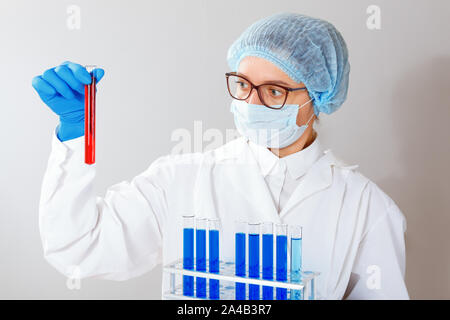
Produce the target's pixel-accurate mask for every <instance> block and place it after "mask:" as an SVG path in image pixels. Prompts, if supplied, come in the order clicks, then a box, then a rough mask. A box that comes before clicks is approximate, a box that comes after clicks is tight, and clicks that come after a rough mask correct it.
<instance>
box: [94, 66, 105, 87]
mask: <svg viewBox="0 0 450 320" xmlns="http://www.w3.org/2000/svg"><path fill="white" fill-rule="evenodd" d="M92 74H93V75H94V77H95V81H96V83H99V82H100V80H101V79H102V78H103V76H104V74H105V70H103V69H102V68H96V69H94V70H92Z"/></svg>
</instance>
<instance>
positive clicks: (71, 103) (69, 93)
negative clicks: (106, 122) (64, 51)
mask: <svg viewBox="0 0 450 320" xmlns="http://www.w3.org/2000/svg"><path fill="white" fill-rule="evenodd" d="M92 74H93V75H94V76H95V79H96V83H98V82H99V81H100V79H101V78H103V75H104V74H105V71H104V70H103V69H101V68H97V69H94V70H93V71H92ZM91 81H92V79H91V75H90V74H89V72H88V71H87V70H86V68H85V67H83V66H82V65H80V64H78V63H73V62H70V61H66V62H63V63H62V64H61V65H59V66H57V67H55V68H51V69H48V70H46V71H45V72H44V73H43V74H42V75H41V76H36V77H34V78H33V81H32V85H33V88H34V89H36V91H37V93H38V94H39V96H40V97H41V99H42V101H44V103H45V104H46V105H47V106H49V107H50V109H52V110H53V112H55V113H56V114H57V115H58V116H59V120H60V123H59V125H58V127H57V133H56V134H57V137H58V139H59V140H60V141H66V140H70V139H75V138H78V137H81V136H83V135H84V85H85V84H90V83H91Z"/></svg>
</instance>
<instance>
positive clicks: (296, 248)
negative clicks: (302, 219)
mask: <svg viewBox="0 0 450 320" xmlns="http://www.w3.org/2000/svg"><path fill="white" fill-rule="evenodd" d="M290 239H291V282H294V283H300V282H301V280H302V278H301V272H302V227H301V226H299V225H292V226H290ZM290 296H291V300H302V299H303V294H302V290H294V289H291V295H290Z"/></svg>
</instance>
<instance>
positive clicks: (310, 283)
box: [163, 259, 320, 300]
mask: <svg viewBox="0 0 450 320" xmlns="http://www.w3.org/2000/svg"><path fill="white" fill-rule="evenodd" d="M207 264H208V265H209V261H208V260H207ZM195 269H196V268H195V265H194V268H193V269H192V270H187V269H183V259H179V260H176V261H174V262H173V263H169V264H167V265H165V266H164V267H163V272H164V273H166V274H168V276H169V279H170V286H169V289H168V290H167V291H166V292H164V294H163V299H171V300H177V299H180V300H181V299H182V300H210V299H209V294H208V293H209V288H208V283H209V279H216V280H219V283H220V286H219V294H220V297H219V299H220V300H235V287H236V283H244V284H245V285H246V286H247V287H248V285H250V284H252V285H259V286H267V287H272V288H273V292H274V293H275V290H276V288H283V289H286V290H287V292H288V298H287V299H288V300H291V299H293V296H292V295H291V293H292V292H293V291H292V290H295V291H297V290H299V291H300V292H301V293H302V294H301V297H302V300H317V299H318V297H317V294H316V285H315V280H316V278H317V276H318V275H319V274H320V273H319V272H312V271H303V272H301V279H300V281H295V282H294V281H290V280H287V281H276V280H264V279H262V273H261V275H260V279H255V278H250V277H248V276H245V277H244V276H236V275H235V264H234V263H233V262H227V261H220V270H219V273H210V272H207V271H206V272H205V271H196V270H195ZM207 270H209V268H207ZM247 271H248V270H247ZM246 274H248V272H247V273H246ZM183 276H192V277H194V279H196V278H197V277H200V278H206V279H207V281H206V282H207V285H206V286H207V288H206V292H207V294H206V298H198V297H197V296H196V292H195V285H194V292H193V295H192V296H185V295H183ZM273 278H274V279H275V274H274V277H273ZM287 279H291V276H290V274H289V271H288V275H287ZM248 291H249V290H248V288H247V290H246V299H249V293H248ZM274 300H275V294H274Z"/></svg>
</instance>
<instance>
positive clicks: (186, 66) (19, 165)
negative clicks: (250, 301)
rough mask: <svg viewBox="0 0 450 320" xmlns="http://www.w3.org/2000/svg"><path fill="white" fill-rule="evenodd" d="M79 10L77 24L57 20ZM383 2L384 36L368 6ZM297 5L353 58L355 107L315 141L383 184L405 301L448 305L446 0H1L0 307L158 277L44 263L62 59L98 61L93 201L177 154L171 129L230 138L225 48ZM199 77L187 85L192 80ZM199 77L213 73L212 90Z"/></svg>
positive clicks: (449, 49)
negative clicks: (65, 270) (392, 209)
mask: <svg viewBox="0 0 450 320" xmlns="http://www.w3.org/2000/svg"><path fill="white" fill-rule="evenodd" d="M70 4H76V5H79V6H80V8H81V29H80V30H69V29H68V28H67V26H66V19H67V17H68V14H67V13H66V9H67V6H68V5H70ZM371 4H375V5H378V6H380V8H381V30H369V29H368V28H367V27H366V19H367V17H368V14H367V13H366V9H367V7H368V6H369V5H371ZM279 11H294V12H299V13H304V14H307V15H311V16H314V17H319V18H323V19H325V20H328V21H330V22H331V23H333V24H334V25H335V26H336V27H337V28H338V29H339V30H340V31H341V33H342V35H343V36H344V38H345V40H346V42H347V45H348V48H349V55H350V63H351V72H350V88H349V94H348V99H347V101H346V102H345V104H344V105H343V106H342V107H341V109H339V110H338V111H337V112H336V113H334V114H332V115H325V114H322V115H321V117H320V118H321V121H320V124H319V125H316V129H317V130H318V132H319V134H320V136H321V138H322V140H323V142H324V144H325V145H326V146H327V147H328V148H331V149H332V150H333V151H334V152H335V153H336V154H337V155H338V156H339V157H341V158H342V159H343V160H344V161H346V162H347V163H349V164H359V165H360V168H359V169H360V171H361V172H362V173H363V174H365V175H366V176H368V177H369V178H370V179H372V180H373V181H374V182H375V183H377V184H378V185H379V186H380V187H381V188H382V189H383V190H384V191H385V192H386V193H387V194H388V195H390V196H391V197H392V198H393V199H394V201H395V202H396V203H397V204H398V206H399V207H400V209H401V210H402V211H403V212H404V214H405V216H406V218H407V225H408V229H407V237H406V245H407V265H406V270H407V271H406V279H407V285H408V289H409V292H410V295H411V297H412V298H416V299H418V298H425V299H430V298H447V299H448V298H450V268H449V267H450V252H449V246H448V244H449V240H448V239H449V237H448V230H449V227H450V216H449V212H450V196H449V190H450V174H449V164H450V143H449V137H450V126H449V120H450V110H449V109H450V108H449V106H450V90H449V89H450V87H449V83H450V81H449V80H450V42H449V41H448V39H449V35H448V30H449V28H450V23H449V12H450V2H449V1H445V0H442V1H438V0H433V1H410V0H409V1H398V0H397V1H379V0H378V1H362V0H354V1H339V2H338V1H333V0H329V1H323V0H322V1H318V0H314V1H299V0H296V1H292V0H291V1H280V0H278V1H266V0H264V1H262V0H259V1H242V0H240V1H234V0H227V1H212V0H203V1H199V0H194V1H193V0H190V1H158V2H157V1H111V0H109V1H107V0H102V1H75V0H73V1H56V0H54V1H42V0H40V1H31V0H30V1H17V0H14V1H13V0H1V2H0V44H1V48H2V49H1V50H0V64H1V76H0V92H1V94H0V107H1V109H0V110H1V113H2V122H1V126H0V137H1V145H2V148H3V150H2V156H1V157H0V170H1V171H0V179H1V183H0V259H1V260H0V298H6V299H16V298H25V299H29V298H35V299H47V298H57V299H80V298H85V299H92V298H105V299H109V298H124V299H128V298H136V299H148V298H156V299H158V298H160V281H161V280H160V279H161V278H160V276H161V267H157V268H156V269H154V270H153V271H151V272H149V273H148V274H146V275H144V276H142V277H139V278H136V279H132V280H129V281H126V282H112V281H104V280H103V281H102V280H94V279H91V280H82V282H81V289H80V290H69V289H68V288H67V287H66V279H65V278H64V277H63V276H62V275H60V274H59V273H57V271H56V270H54V269H53V268H52V267H51V266H50V265H49V264H47V263H46V261H45V260H44V259H43V256H42V248H41V244H40V238H39V230H38V203H39V195H40V187H41V181H42V177H43V174H44V171H45V167H46V164H47V160H48V155H49V152H50V146H51V145H50V142H51V135H52V131H53V130H54V128H55V126H56V125H57V117H56V115H54V114H53V113H52V112H50V110H49V109H48V108H47V107H46V106H45V105H44V104H43V103H42V102H41V101H40V99H39V97H38V96H37V94H36V93H35V92H34V90H33V88H32V87H31V79H32V78H33V77H34V76H35V75H38V74H41V73H42V72H43V71H44V70H45V69H47V68H49V67H52V66H55V65H58V64H60V63H61V62H63V61H65V60H71V61H76V62H79V63H82V64H93V63H94V64H98V65H101V66H102V67H104V69H105V70H106V75H105V77H104V79H103V80H102V82H101V84H100V85H99V89H98V97H97V99H98V110H97V114H98V118H97V168H98V171H97V177H98V179H97V185H96V190H97V193H98V194H99V195H104V194H105V191H106V188H107V187H109V186H110V185H112V184H114V183H117V182H120V181H122V180H129V179H131V178H132V177H133V176H135V175H136V174H138V173H140V172H141V171H143V170H145V169H146V168H147V166H148V165H149V164H150V163H151V162H152V161H153V160H155V159H156V158H157V157H158V156H160V155H164V154H167V153H169V152H170V151H171V148H172V147H173V146H174V145H175V144H176V143H175V142H173V141H171V139H170V137H171V133H172V132H173V131H174V130H176V129H178V128H187V129H189V130H191V131H192V130H193V124H194V121H195V120H202V121H203V130H206V129H207V128H218V129H219V130H221V131H225V129H227V128H233V127H234V125H233V121H232V117H231V114H230V112H229V103H230V98H229V97H228V96H227V92H226V88H225V80H224V72H226V71H228V67H227V65H226V60H225V58H226V50H227V49H228V47H229V45H230V44H231V43H232V41H233V40H234V39H235V38H236V37H238V36H239V34H240V33H241V32H242V31H243V30H244V29H245V28H246V27H247V26H249V25H250V24H251V23H253V22H254V21H256V20H257V19H260V18H262V17H265V16H267V15H270V14H273V13H276V12H279ZM194 73H195V75H194ZM194 78H200V79H202V81H203V80H204V79H208V81H209V91H208V92H207V93H201V92H199V91H198V90H197V85H196V81H193V80H195V79H194Z"/></svg>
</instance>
